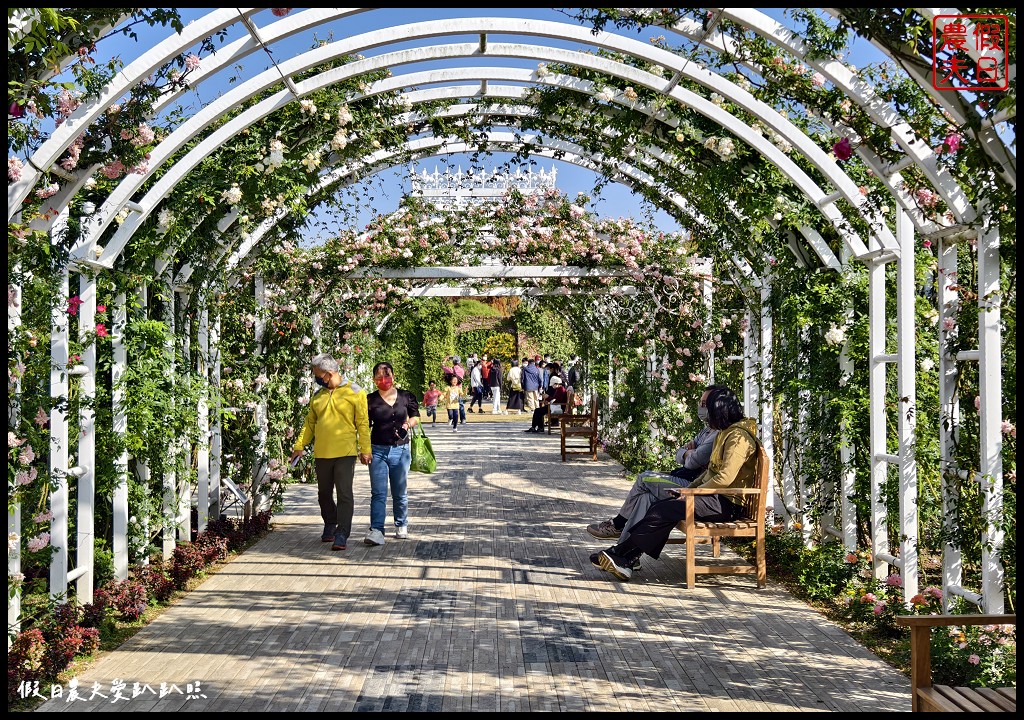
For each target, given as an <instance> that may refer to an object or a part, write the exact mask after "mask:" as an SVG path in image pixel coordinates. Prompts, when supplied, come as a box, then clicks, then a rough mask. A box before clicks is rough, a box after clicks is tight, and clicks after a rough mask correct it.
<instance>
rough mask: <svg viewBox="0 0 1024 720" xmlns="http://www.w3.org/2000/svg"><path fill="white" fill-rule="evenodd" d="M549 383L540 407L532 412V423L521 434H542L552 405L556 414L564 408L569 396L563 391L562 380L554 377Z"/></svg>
mask: <svg viewBox="0 0 1024 720" xmlns="http://www.w3.org/2000/svg"><path fill="white" fill-rule="evenodd" d="M549 382H550V385H549V386H548V391H547V394H545V396H544V399H543V400H542V401H541V405H540V407H539V408H537V409H536V410H534V411H533V421H532V422H531V424H530V428H529V430H524V431H523V432H533V433H539V432H544V418H546V417H547V415H548V413H549V412H551V406H552V405H554V406H555V407H556V408H557V409H556V412H561V411H562V409H563V408H565V403H566V402H567V401H568V400H569V395H568V394H567V393H566V391H565V386H564V385H562V379H561V378H560V377H558V376H557V375H555V376H553V377H552V378H551V380H550V381H549Z"/></svg>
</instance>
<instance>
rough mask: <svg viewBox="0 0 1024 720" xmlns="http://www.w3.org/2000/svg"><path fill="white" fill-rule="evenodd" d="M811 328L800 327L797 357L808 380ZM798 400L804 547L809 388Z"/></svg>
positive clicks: (796, 451)
mask: <svg viewBox="0 0 1024 720" xmlns="http://www.w3.org/2000/svg"><path fill="white" fill-rule="evenodd" d="M810 339H811V338H810V328H800V335H799V343H800V346H799V351H798V353H797V357H798V358H799V364H800V368H799V370H798V371H797V372H798V375H799V377H800V378H801V379H804V380H806V378H807V368H808V366H809V364H810V359H809V357H808V355H807V346H808V344H809V343H810ZM797 402H798V403H799V407H798V408H797V421H796V424H797V432H796V436H797V445H796V447H793V448H792V449H793V453H792V455H791V462H792V463H793V466H794V467H795V468H796V470H797V475H796V492H795V496H796V513H797V514H796V516H797V518H798V519H799V521H800V534H801V535H803V539H804V547H808V548H809V547H811V545H812V544H813V543H812V541H811V536H812V532H811V523H810V518H809V517H808V516H807V506H808V504H809V502H808V499H807V469H806V466H805V462H806V458H805V456H806V454H807V450H806V449H807V415H808V412H809V410H808V408H809V406H810V403H811V393H810V391H809V390H801V391H800V392H799V393H797Z"/></svg>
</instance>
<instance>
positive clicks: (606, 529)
mask: <svg viewBox="0 0 1024 720" xmlns="http://www.w3.org/2000/svg"><path fill="white" fill-rule="evenodd" d="M587 532H588V533H590V534H591V535H593V536H594V537H596V538H600V539H602V540H611V539H614V538H617V537H619V535H621V534H622V531H621V530H617V529H616V528H615V523H613V522H612V521H611V520H602V521H601V522H599V523H593V524H591V525H587Z"/></svg>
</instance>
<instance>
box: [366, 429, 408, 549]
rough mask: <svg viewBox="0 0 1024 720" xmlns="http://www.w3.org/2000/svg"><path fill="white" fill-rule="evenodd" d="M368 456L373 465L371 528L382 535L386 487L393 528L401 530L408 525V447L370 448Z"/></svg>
mask: <svg viewBox="0 0 1024 720" xmlns="http://www.w3.org/2000/svg"><path fill="white" fill-rule="evenodd" d="M371 454H372V455H373V461H372V462H371V463H370V527H371V528H372V529H374V530H380V531H381V532H384V520H385V518H386V516H387V503H388V485H389V484H390V485H391V503H392V511H393V512H394V516H395V526H396V527H401V526H402V525H405V524H407V523H408V521H409V517H408V513H409V500H408V498H407V497H406V494H405V490H406V486H407V481H408V478H409V465H410V463H411V462H412V455H411V454H410V453H409V445H408V444H405V445H394V446H392V445H373V446H371ZM389 481H390V482H389Z"/></svg>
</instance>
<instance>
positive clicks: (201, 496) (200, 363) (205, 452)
mask: <svg viewBox="0 0 1024 720" xmlns="http://www.w3.org/2000/svg"><path fill="white" fill-rule="evenodd" d="M195 297H196V299H197V300H198V301H199V302H200V307H199V337H198V340H199V352H198V353H197V363H196V366H197V367H196V375H197V377H198V378H199V380H200V382H202V383H203V385H204V387H203V388H202V390H201V391H200V394H199V400H198V403H197V407H196V420H197V422H198V430H199V441H198V446H197V447H196V466H197V469H196V484H197V489H196V495H197V497H198V500H197V506H198V511H199V512H198V515H199V516H198V518H197V522H196V531H197V532H203V531H204V530H206V526H207V524H208V523H209V519H210V518H209V515H210V409H209V407H210V403H209V399H208V397H207V395H208V393H209V364H208V360H209V356H210V315H209V311H208V310H207V308H206V299H205V298H203V297H200V296H199V295H198V294H197V295H196V296H195Z"/></svg>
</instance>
